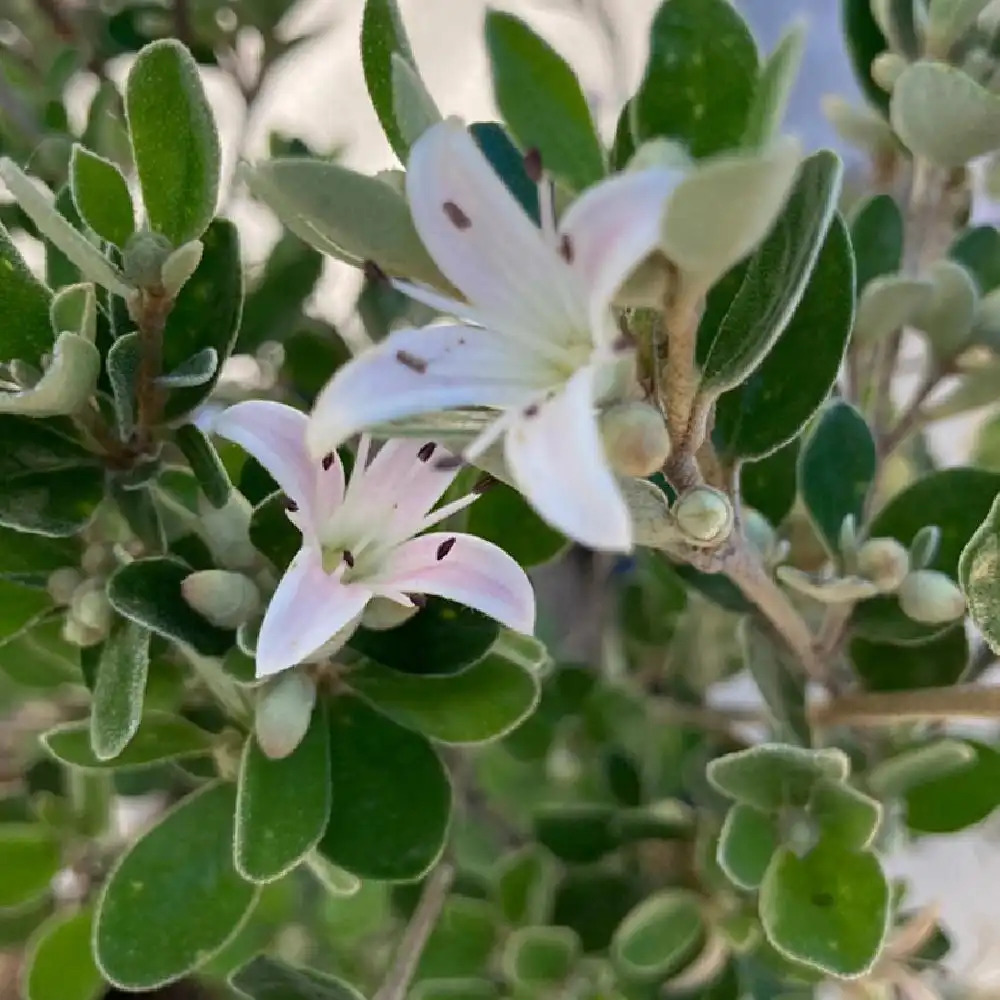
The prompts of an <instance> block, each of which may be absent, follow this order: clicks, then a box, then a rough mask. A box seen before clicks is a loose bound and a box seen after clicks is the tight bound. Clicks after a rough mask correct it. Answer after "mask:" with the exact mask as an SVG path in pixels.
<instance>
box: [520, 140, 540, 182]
mask: <svg viewBox="0 0 1000 1000" xmlns="http://www.w3.org/2000/svg"><path fill="white" fill-rule="evenodd" d="M524 172H525V173H526V174H527V175H528V178H529V179H530V180H531V182H532V183H533V184H541V183H542V175H543V173H544V167H543V166H542V154H541V153H540V152H539V150H538V149H537V148H532V149H529V150H528V152H527V153H525V154H524Z"/></svg>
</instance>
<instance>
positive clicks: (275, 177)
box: [244, 157, 448, 288]
mask: <svg viewBox="0 0 1000 1000" xmlns="http://www.w3.org/2000/svg"><path fill="white" fill-rule="evenodd" d="M244 176H245V178H246V181H247V185H248V186H249V188H250V190H251V192H252V193H253V194H254V195H256V197H258V198H260V199H261V200H262V201H264V202H266V203H267V204H268V205H269V206H270V207H271V208H272V209H273V210H274V212H275V213H276V214H277V216H278V218H279V219H280V220H281V221H282V222H283V223H284V224H285V225H286V226H288V228H289V229H291V230H292V232H293V233H295V234H296V235H297V236H299V237H301V238H302V239H304V240H305V241H306V242H307V243H308V244H309V245H310V246H312V247H315V248H316V249H317V250H319V251H320V252H321V253H326V254H330V255H331V256H333V257H337V258H338V259H339V260H343V261H346V262H347V263H350V264H354V265H356V266H360V265H361V264H363V263H364V262H365V261H368V260H371V261H374V262H375V263H376V264H378V265H379V267H381V268H382V270H383V271H385V272H386V273H387V274H393V275H405V276H406V277H408V278H413V279H415V280H417V281H424V282H427V283H428V284H431V285H435V286H436V287H438V288H447V287H448V283H447V281H446V280H445V279H444V277H443V276H442V275H441V272H440V271H439V270H438V268H437V265H436V264H435V263H434V261H433V260H432V259H431V256H430V254H429V253H428V252H427V250H426V249H425V248H424V245H423V243H421V241H420V237H419V236H418V235H417V230H416V228H415V227H414V225H413V219H412V218H411V216H410V209H409V206H408V205H407V204H406V199H405V198H404V197H403V196H402V195H401V194H399V193H398V192H397V191H395V190H393V189H392V188H391V187H390V186H389V185H388V184H385V183H383V182H382V181H380V180H378V178H375V177H367V176H365V175H364V174H359V173H356V172H355V171H353V170H349V169H348V168H347V167H343V166H340V165H339V164H337V163H329V162H327V161H325V160H311V159H308V158H306V157H295V158H291V159H278V160H270V161H268V162H266V163H260V164H258V165H257V166H256V167H253V168H248V169H247V170H245V171H244Z"/></svg>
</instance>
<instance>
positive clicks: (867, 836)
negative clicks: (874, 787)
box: [809, 778, 882, 851]
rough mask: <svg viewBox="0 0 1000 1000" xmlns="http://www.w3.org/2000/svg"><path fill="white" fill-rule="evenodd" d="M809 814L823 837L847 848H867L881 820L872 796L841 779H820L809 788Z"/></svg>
mask: <svg viewBox="0 0 1000 1000" xmlns="http://www.w3.org/2000/svg"><path fill="white" fill-rule="evenodd" d="M809 814H810V816H812V817H813V818H814V819H815V820H816V821H817V823H818V824H819V827H820V830H821V831H822V837H823V839H824V840H830V841H835V842H836V843H837V844H839V845H840V846H841V847H843V848H845V849H846V850H850V851H860V850H864V848H866V847H870V846H871V844H872V841H873V840H874V839H875V834H876V833H877V832H878V828H879V823H881V821H882V806H881V804H880V803H879V802H877V801H876V800H875V799H873V798H871V797H869V796H868V795H865V794H864V793H863V792H859V791H858V790H857V789H856V788H852V787H851V786H850V785H846V784H844V783H843V782H839V781H831V780H830V779H829V778H824V779H822V780H820V781H819V782H818V783H817V785H816V787H815V788H814V789H813V793H812V798H811V800H810V802H809Z"/></svg>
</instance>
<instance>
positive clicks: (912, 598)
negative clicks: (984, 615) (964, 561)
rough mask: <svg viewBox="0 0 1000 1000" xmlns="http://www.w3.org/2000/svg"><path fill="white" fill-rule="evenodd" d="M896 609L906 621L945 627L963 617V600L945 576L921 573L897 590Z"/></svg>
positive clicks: (955, 587)
mask: <svg viewBox="0 0 1000 1000" xmlns="http://www.w3.org/2000/svg"><path fill="white" fill-rule="evenodd" d="M899 606H900V607H901V608H902V609H903V613H904V614H905V615H906V616H907V618H911V619H913V621H915V622H922V623H923V624H924V625H944V624H945V623H946V622H953V621H956V620H957V619H959V618H961V617H962V616H963V615H964V614H965V596H964V595H963V594H962V591H961V590H959V589H958V585H957V584H956V583H955V581H954V580H952V579H951V578H950V577H948V576H946V575H945V574H944V573H939V572H938V571H937V570H933V569H921V570H917V572H916V573H911V574H910V575H909V576H908V577H907V578H906V579H905V580H904V581H903V583H902V586H900V588H899Z"/></svg>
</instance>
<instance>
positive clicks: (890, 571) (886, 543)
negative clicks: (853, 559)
mask: <svg viewBox="0 0 1000 1000" xmlns="http://www.w3.org/2000/svg"><path fill="white" fill-rule="evenodd" d="M857 570H858V573H860V574H861V576H863V577H865V578H866V579H868V580H871V582H872V583H874V584H875V586H876V587H878V589H879V590H880V591H881V592H882V593H883V594H891V593H893V592H894V591H896V590H897V589H898V588H899V585H900V584H901V583H902V582H903V580H905V579H906V575H907V573H909V572H910V553H909V552H908V551H907V549H906V546H904V545H901V544H900V543H899V542H897V541H896V539H895V538H872V539H870V540H869V541H867V542H865V543H864V545H862V546H861V548H860V549H859V550H858V558H857Z"/></svg>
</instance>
